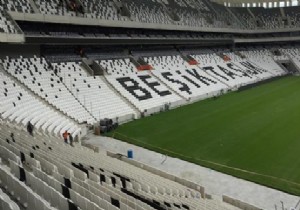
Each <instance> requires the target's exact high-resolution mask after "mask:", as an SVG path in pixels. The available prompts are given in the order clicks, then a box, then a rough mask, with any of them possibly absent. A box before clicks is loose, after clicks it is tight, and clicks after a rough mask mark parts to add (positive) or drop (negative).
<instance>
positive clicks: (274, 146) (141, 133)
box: [109, 77, 300, 195]
mask: <svg viewBox="0 0 300 210" xmlns="http://www.w3.org/2000/svg"><path fill="white" fill-rule="evenodd" d="M109 135H112V136H114V137H115V138H117V139H120V140H123V141H127V142H130V143H133V144H136V145H139V146H142V147H145V148H148V149H151V150H154V151H157V152H160V153H163V154H168V155H169V156H172V157H178V158H180V159H184V160H187V161H189V162H193V163H196V164H199V165H202V166H206V167H209V168H213V169H215V170H218V171H221V172H224V173H227V174H231V175H233V176H236V177H241V178H243V179H247V180H250V181H253V182H256V183H260V184H263V185H266V186H269V187H272V188H277V189H280V190H282V191H285V192H288V193H291V194H295V195H300V78H299V77H285V78H282V79H279V80H276V81H273V82H270V83H267V84H264V85H260V86H258V87H255V88H252V89H248V90H244V91H241V92H232V93H229V94H227V95H224V96H222V97H220V98H218V99H216V100H213V99H209V100H205V101H200V102H197V103H194V104H191V105H188V106H184V107H181V108H178V109H175V110H172V111H168V112H164V113H160V114H157V115H154V116H151V117H147V118H143V119H140V120H136V121H133V122H130V123H128V124H125V125H122V126H120V127H119V128H118V129H117V130H116V131H115V132H114V133H110V134H109Z"/></svg>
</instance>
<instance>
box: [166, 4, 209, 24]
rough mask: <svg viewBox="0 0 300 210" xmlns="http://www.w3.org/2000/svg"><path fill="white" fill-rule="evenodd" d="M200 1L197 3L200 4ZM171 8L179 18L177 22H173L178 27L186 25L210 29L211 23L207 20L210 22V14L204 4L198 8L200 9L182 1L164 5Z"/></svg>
mask: <svg viewBox="0 0 300 210" xmlns="http://www.w3.org/2000/svg"><path fill="white" fill-rule="evenodd" d="M200 2H202V1H199V2H198V3H200ZM200 4H201V3H200ZM166 6H167V7H169V8H171V9H172V11H173V12H174V14H176V15H177V16H178V17H179V20H178V21H176V22H175V24H178V25H186V26H192V27H211V26H212V25H211V23H209V22H208V20H212V17H213V16H212V14H211V12H210V11H209V10H208V7H207V6H204V4H203V5H202V4H201V6H200V5H197V6H200V8H201V9H198V8H197V7H195V6H193V4H189V3H187V2H185V1H184V0H177V1H169V2H168V4H167V5H166Z"/></svg>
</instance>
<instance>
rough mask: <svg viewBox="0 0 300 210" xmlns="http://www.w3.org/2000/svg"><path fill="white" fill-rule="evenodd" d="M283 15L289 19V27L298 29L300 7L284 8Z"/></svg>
mask: <svg viewBox="0 0 300 210" xmlns="http://www.w3.org/2000/svg"><path fill="white" fill-rule="evenodd" d="M284 11H285V14H286V16H287V17H288V18H290V21H291V25H290V27H299V26H300V6H293V7H285V8H284Z"/></svg>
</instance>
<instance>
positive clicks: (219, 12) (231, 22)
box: [211, 2, 243, 28]
mask: <svg viewBox="0 0 300 210" xmlns="http://www.w3.org/2000/svg"><path fill="white" fill-rule="evenodd" d="M211 4H212V7H213V8H214V10H215V11H216V14H215V17H214V19H215V20H214V26H215V27H223V28H227V27H230V28H243V25H242V24H241V23H240V22H238V21H237V20H236V19H235V17H234V16H233V15H232V14H231V13H229V12H228V10H227V8H226V7H225V6H223V5H221V4H218V3H215V2H211Z"/></svg>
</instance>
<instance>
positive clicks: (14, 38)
mask: <svg viewBox="0 0 300 210" xmlns="http://www.w3.org/2000/svg"><path fill="white" fill-rule="evenodd" d="M1 42H10V43H24V42H25V36H24V34H7V33H0V43H1Z"/></svg>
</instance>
